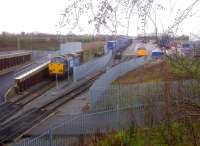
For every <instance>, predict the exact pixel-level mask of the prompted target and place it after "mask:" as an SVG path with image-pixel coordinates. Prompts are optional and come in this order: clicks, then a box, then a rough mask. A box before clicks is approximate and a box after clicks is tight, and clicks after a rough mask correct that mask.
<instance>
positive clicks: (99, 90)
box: [89, 57, 151, 106]
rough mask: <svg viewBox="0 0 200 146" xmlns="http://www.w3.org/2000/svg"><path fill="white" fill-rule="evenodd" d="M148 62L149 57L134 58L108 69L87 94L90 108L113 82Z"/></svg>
mask: <svg viewBox="0 0 200 146" xmlns="http://www.w3.org/2000/svg"><path fill="white" fill-rule="evenodd" d="M149 60H151V57H142V58H134V59H132V60H130V61H126V62H124V63H121V64H119V65H117V66H115V67H113V68H111V69H109V70H108V71H107V72H106V73H105V74H103V75H102V76H101V77H100V78H99V79H98V80H96V81H95V83H94V84H93V85H92V87H91V88H90V91H89V92H90V98H91V99H90V100H91V103H92V106H94V105H95V103H96V102H97V101H98V100H100V99H101V96H102V95H103V94H104V93H105V92H106V90H107V89H108V88H109V86H110V85H111V83H112V82H113V81H114V80H116V79H117V78H118V77H120V76H122V75H124V74H126V73H127V72H129V71H131V70H133V69H136V68H137V67H139V66H141V65H144V63H145V62H146V61H149Z"/></svg>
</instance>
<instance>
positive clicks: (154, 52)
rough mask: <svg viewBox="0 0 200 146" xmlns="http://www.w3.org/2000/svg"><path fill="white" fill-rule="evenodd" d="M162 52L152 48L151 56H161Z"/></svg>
mask: <svg viewBox="0 0 200 146" xmlns="http://www.w3.org/2000/svg"><path fill="white" fill-rule="evenodd" d="M162 54H163V53H162V52H161V51H160V50H153V51H152V54H151V56H152V58H161V56H162Z"/></svg>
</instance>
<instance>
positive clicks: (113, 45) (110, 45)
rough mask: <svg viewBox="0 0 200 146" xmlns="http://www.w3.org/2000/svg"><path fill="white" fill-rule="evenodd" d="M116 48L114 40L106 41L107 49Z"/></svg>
mask: <svg viewBox="0 0 200 146" xmlns="http://www.w3.org/2000/svg"><path fill="white" fill-rule="evenodd" d="M115 48H116V41H108V42H107V49H108V50H114V49H115Z"/></svg>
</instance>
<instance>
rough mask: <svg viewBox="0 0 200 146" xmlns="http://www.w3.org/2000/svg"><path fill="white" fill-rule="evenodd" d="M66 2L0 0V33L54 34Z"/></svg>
mask: <svg viewBox="0 0 200 146" xmlns="http://www.w3.org/2000/svg"><path fill="white" fill-rule="evenodd" d="M66 1H67V0H0V32H2V31H7V32H14V33H18V32H23V31H24V32H45V33H56V24H57V23H58V21H59V19H60V13H61V12H62V11H63V10H64V8H65V4H66Z"/></svg>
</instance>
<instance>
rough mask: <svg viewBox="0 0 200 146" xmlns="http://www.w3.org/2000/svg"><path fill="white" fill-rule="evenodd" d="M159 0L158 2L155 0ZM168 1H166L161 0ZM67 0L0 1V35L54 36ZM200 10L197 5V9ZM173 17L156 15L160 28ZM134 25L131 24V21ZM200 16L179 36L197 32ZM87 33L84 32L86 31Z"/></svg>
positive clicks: (179, 2) (174, 0)
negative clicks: (10, 33)
mask: <svg viewBox="0 0 200 146" xmlns="http://www.w3.org/2000/svg"><path fill="white" fill-rule="evenodd" d="M158 1H159V0H158ZM160 1H163V2H164V1H167V0H160ZM168 1H171V4H170V3H169V4H167V5H166V7H167V8H170V7H172V5H174V10H173V11H176V10H177V9H178V8H179V7H180V8H184V6H185V5H184V2H185V3H186V2H191V0H168ZM66 4H67V0H1V1H0V32H2V31H7V32H14V33H19V32H44V33H56V32H57V27H56V25H57V24H58V21H59V19H60V15H59V14H61V12H62V11H63V10H64V8H65V6H66ZM198 9H200V5H198V6H197V7H196V10H198ZM172 16H173V14H171V13H168V14H162V13H160V12H159V13H158V14H157V17H158V18H157V20H159V21H158V23H159V24H158V26H159V29H160V30H161V29H162V27H167V26H168V25H170V23H171V22H172V20H170V19H169V18H170V17H172ZM133 25H134V22H133ZM199 26H200V13H198V14H197V15H196V16H195V17H194V18H192V19H188V20H187V21H185V22H184V23H183V25H182V27H181V31H179V33H186V34H188V33H190V32H192V33H195V34H199V33H200V27H199ZM148 27H149V32H150V31H153V30H154V27H153V26H152V24H149V25H148ZM130 31H131V33H130V34H131V35H134V34H136V33H137V32H136V30H135V29H130ZM85 33H87V31H86V32H85Z"/></svg>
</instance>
